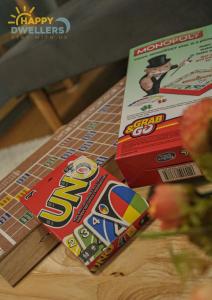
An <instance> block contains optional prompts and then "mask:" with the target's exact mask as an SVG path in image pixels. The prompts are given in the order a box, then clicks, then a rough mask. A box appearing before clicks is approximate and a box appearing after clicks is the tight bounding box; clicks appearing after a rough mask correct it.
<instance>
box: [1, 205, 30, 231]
mask: <svg viewBox="0 0 212 300" xmlns="http://www.w3.org/2000/svg"><path fill="white" fill-rule="evenodd" d="M16 201H17V200H16ZM17 202H18V203H20V202H19V201H17ZM21 208H22V207H21ZM10 209H11V208H10ZM3 210H4V212H8V213H10V211H7V210H5V209H4V207H3ZM11 216H12V217H13V218H14V219H15V220H16V221H17V222H18V223H19V224H20V225H22V226H24V227H26V228H27V229H28V230H29V231H30V228H29V227H28V226H27V225H26V224H23V223H21V222H20V221H19V219H17V218H16V217H15V216H14V215H13V214H11Z"/></svg>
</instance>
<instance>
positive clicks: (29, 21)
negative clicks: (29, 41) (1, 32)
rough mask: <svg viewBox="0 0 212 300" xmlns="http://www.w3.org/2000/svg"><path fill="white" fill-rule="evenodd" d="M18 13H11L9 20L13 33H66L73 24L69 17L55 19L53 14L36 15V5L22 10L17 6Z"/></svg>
mask: <svg viewBox="0 0 212 300" xmlns="http://www.w3.org/2000/svg"><path fill="white" fill-rule="evenodd" d="M15 9H16V13H15V14H11V15H10V17H11V18H12V20H10V21H8V24H9V25H10V26H11V33H12V34H14V35H18V36H19V35H25V34H28V35H40V36H44V35H64V34H67V33H68V32H69V31H70V30H71V24H70V22H69V20H68V19H67V18H64V17H59V18H57V19H54V17H51V16H42V17H40V16H34V15H33V12H34V10H35V6H33V7H32V8H31V9H27V8H26V6H24V7H23V9H22V10H20V8H19V7H17V6H16V8H15Z"/></svg>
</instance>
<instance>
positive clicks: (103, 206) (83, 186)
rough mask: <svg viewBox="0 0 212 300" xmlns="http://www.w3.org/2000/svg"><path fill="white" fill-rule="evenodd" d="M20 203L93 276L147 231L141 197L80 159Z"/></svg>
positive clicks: (64, 166)
mask: <svg viewBox="0 0 212 300" xmlns="http://www.w3.org/2000/svg"><path fill="white" fill-rule="evenodd" d="M21 202H22V203H23V204H24V205H25V206H26V207H27V208H28V209H29V210H30V211H31V212H32V213H33V214H34V215H35V216H37V218H38V219H39V220H40V221H41V222H43V224H44V225H45V226H46V227H47V228H48V230H49V231H50V232H51V233H52V234H54V235H55V236H56V237H57V238H58V239H59V240H61V241H62V242H63V243H64V245H65V246H66V247H67V248H68V249H69V250H70V251H71V252H72V253H73V254H74V255H75V256H77V257H78V258H79V259H80V260H81V261H82V262H83V263H84V264H85V265H86V266H87V267H88V268H89V270H91V271H92V272H95V271H96V270H97V268H98V267H99V266H100V265H101V264H103V263H104V261H105V260H106V259H107V258H108V257H109V256H111V255H112V254H113V253H114V252H115V251H116V250H117V249H118V248H120V247H121V246H122V245H124V244H125V243H126V242H127V241H128V240H129V238H130V237H131V232H133V234H134V233H135V232H136V231H137V230H138V229H140V228H141V227H142V226H141V225H140V224H141V219H143V218H144V217H145V215H146V213H147V209H148V203H147V202H146V201H145V200H144V199H143V198H142V197H141V196H140V195H138V194H137V193H135V192H134V191H133V190H131V189H130V188H129V187H127V186H126V185H124V184H123V183H121V182H120V181H119V180H117V179H116V178H114V177H113V176H112V175H111V174H109V173H108V172H107V171H106V170H105V169H103V168H101V167H100V166H99V165H97V163H95V162H94V161H92V160H90V159H88V158H87V157H85V156H80V157H77V156H76V155H73V156H71V157H69V158H68V159H67V160H66V161H64V162H63V163H62V164H61V165H59V166H58V167H57V168H56V169H55V170H54V171H53V172H51V173H50V174H48V175H47V176H46V177H45V178H44V179H43V180H42V181H40V182H39V183H37V184H36V185H35V186H34V187H33V188H32V190H30V191H29V192H28V194H26V195H25V196H24V197H23V198H22V199H21ZM143 227H144V226H143ZM132 228H133V230H131V229H132ZM119 240H120V241H122V242H119Z"/></svg>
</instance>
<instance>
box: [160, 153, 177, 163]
mask: <svg viewBox="0 0 212 300" xmlns="http://www.w3.org/2000/svg"><path fill="white" fill-rule="evenodd" d="M175 157H176V154H175V153H174V152H166V153H161V154H158V156H157V161H159V162H163V161H168V160H172V159H175Z"/></svg>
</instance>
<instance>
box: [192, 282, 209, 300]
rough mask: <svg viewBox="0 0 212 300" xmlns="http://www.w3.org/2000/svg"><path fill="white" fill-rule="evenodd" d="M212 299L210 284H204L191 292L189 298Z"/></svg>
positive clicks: (194, 299)
mask: <svg viewBox="0 0 212 300" xmlns="http://www.w3.org/2000/svg"><path fill="white" fill-rule="evenodd" d="M211 299H212V286H210V285H205V286H202V287H200V288H198V289H196V290H195V291H194V292H193V293H192V298H191V300H211Z"/></svg>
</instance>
